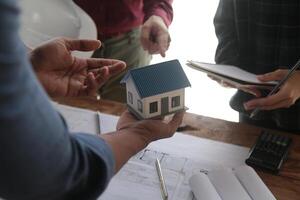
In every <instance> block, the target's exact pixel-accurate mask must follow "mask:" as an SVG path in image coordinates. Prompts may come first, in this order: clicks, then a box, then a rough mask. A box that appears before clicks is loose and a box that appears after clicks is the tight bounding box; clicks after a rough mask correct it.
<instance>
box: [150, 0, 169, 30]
mask: <svg viewBox="0 0 300 200" xmlns="http://www.w3.org/2000/svg"><path fill="white" fill-rule="evenodd" d="M172 3H173V0H162V1H157V0H144V13H145V18H144V21H147V19H149V18H150V17H151V16H152V15H156V16H159V17H161V18H162V19H163V21H164V22H165V24H166V26H169V25H170V24H171V23H172V20H173V8H172Z"/></svg>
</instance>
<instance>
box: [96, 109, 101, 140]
mask: <svg viewBox="0 0 300 200" xmlns="http://www.w3.org/2000/svg"><path fill="white" fill-rule="evenodd" d="M96 115H97V120H96V121H97V125H98V131H97V135H101V120H100V112H99V111H97V112H96Z"/></svg>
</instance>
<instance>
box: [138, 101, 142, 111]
mask: <svg viewBox="0 0 300 200" xmlns="http://www.w3.org/2000/svg"><path fill="white" fill-rule="evenodd" d="M137 105H138V110H139V111H140V112H141V113H142V112H143V103H142V102H141V101H140V100H138V102H137Z"/></svg>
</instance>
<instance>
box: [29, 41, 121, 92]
mask: <svg viewBox="0 0 300 200" xmlns="http://www.w3.org/2000/svg"><path fill="white" fill-rule="evenodd" d="M100 45H101V43H100V42H99V41H97V40H71V39H66V38H58V39H54V40H51V41H49V42H47V43H45V44H43V45H41V46H39V47H37V48H36V49H34V50H33V51H32V52H31V54H30V60H31V62H32V65H33V67H34V69H35V71H36V74H37V77H38V78H39V80H40V82H41V83H42V85H43V86H44V88H45V89H46V91H47V92H48V94H49V95H51V96H86V95H89V96H95V95H96V94H97V91H98V89H99V88H100V87H101V86H102V85H103V84H104V83H105V82H106V81H107V80H108V79H109V78H110V77H111V76H113V75H115V74H117V73H119V72H120V71H122V70H123V69H124V68H125V63H124V62H122V61H119V60H113V59H101V58H99V59H96V58H88V59H84V58H78V57H75V56H73V55H72V54H71V52H72V51H75V50H79V51H92V50H95V49H97V48H99V47H100Z"/></svg>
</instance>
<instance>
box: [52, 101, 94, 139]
mask: <svg viewBox="0 0 300 200" xmlns="http://www.w3.org/2000/svg"><path fill="white" fill-rule="evenodd" d="M54 106H55V107H56V109H57V110H58V111H59V113H60V114H61V115H62V116H63V117H64V119H65V120H66V122H67V124H68V127H69V129H70V131H71V132H83V133H91V134H97V132H99V128H100V127H99V126H100V124H99V120H98V117H97V113H96V112H94V111H91V110H86V109H80V108H74V107H71V106H65V105H61V104H54Z"/></svg>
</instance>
